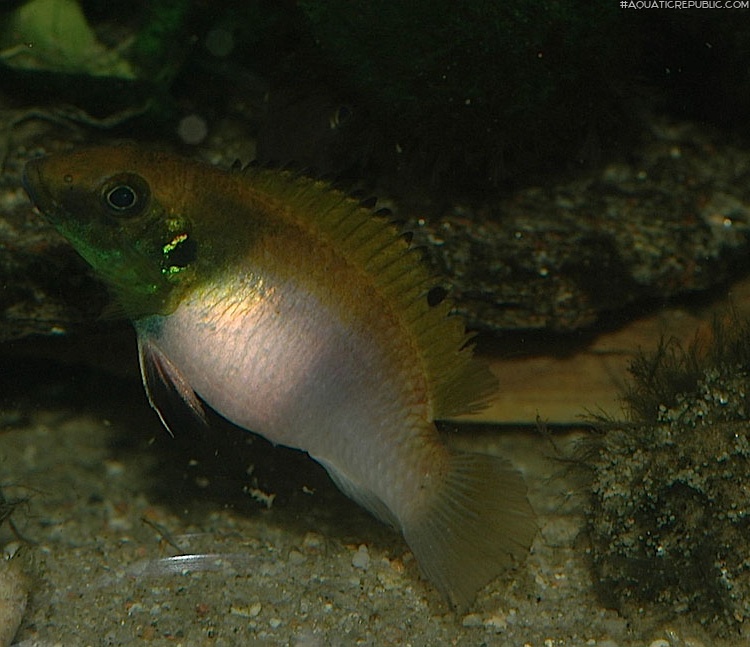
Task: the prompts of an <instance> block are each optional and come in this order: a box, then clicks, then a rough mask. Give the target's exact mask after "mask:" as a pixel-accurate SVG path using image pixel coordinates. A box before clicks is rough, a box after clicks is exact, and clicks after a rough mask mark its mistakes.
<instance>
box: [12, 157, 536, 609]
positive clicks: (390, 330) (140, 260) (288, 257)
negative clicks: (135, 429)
mask: <svg viewBox="0 0 750 647" xmlns="http://www.w3.org/2000/svg"><path fill="white" fill-rule="evenodd" d="M24 182H25V185H26V188H27V191H28V192H29V195H30V196H31V198H32V200H33V201H34V202H35V204H36V205H37V207H38V208H39V209H40V210H41V211H42V212H43V213H44V214H45V215H46V216H47V218H48V219H49V220H50V221H51V222H52V224H53V225H55V227H57V228H58V230H59V231H60V232H61V233H62V234H63V235H65V236H66V237H67V238H68V239H69V240H70V242H71V243H72V244H73V246H74V247H75V248H76V249H77V250H78V252H79V253H80V254H81V255H82V256H83V257H84V258H85V259H86V260H87V261H88V262H89V263H90V264H91V265H92V266H93V268H94V269H95V270H96V271H97V272H98V273H99V275H100V276H101V277H102V279H103V280H104V281H105V282H107V283H108V284H109V286H110V287H111V289H112V291H113V293H114V296H115V298H116V300H117V302H118V303H119V304H120V307H121V308H122V309H123V311H124V312H125V313H126V314H127V315H128V316H129V317H130V318H131V319H132V320H133V322H134V325H135V329H136V331H137V335H138V344H139V353H140V361H141V372H142V375H143V378H144V385H145V387H146V391H147V394H148V396H149V400H150V402H151V404H152V405H153V406H154V408H155V409H156V410H157V413H158V414H159V416H160V417H161V419H162V421H163V422H164V423H165V425H167V426H169V425H170V420H169V415H168V412H167V407H165V406H164V405H163V401H162V396H161V395H160V393H161V392H163V390H164V389H163V385H160V382H164V383H165V385H167V386H168V388H169V389H172V390H174V391H176V392H177V393H178V394H179V395H180V396H181V397H182V399H183V400H184V401H185V403H186V404H187V405H188V406H189V407H190V409H192V411H193V412H194V413H195V414H196V415H199V416H200V415H202V411H203V408H202V407H203V403H205V404H207V405H208V406H210V407H212V408H213V409H214V410H216V411H217V412H218V413H220V414H221V415H223V416H224V417H226V418H227V419H229V420H230V421H232V422H234V423H235V424H238V425H240V426H241V427H244V428H246V429H248V430H250V431H253V432H255V433H259V434H261V435H263V436H264V437H266V438H268V439H269V440H271V441H272V442H274V443H278V444H283V445H287V446H290V447H296V448H299V449H302V450H304V451H306V452H308V453H309V454H310V456H312V457H313V458H314V459H316V460H317V461H319V462H320V463H321V464H322V465H323V466H324V467H325V468H326V470H327V471H328V473H329V474H330V475H331V477H332V479H333V480H334V482H335V483H336V484H337V485H338V486H339V487H340V488H341V489H342V490H343V491H344V492H345V493H346V494H347V495H349V496H350V497H352V498H353V499H355V500H356V501H358V502H359V503H360V504H361V505H363V506H365V507H366V508H368V509H369V510H370V511H371V512H372V513H373V514H375V515H376V516H377V517H379V518H380V519H382V520H383V521H386V522H388V523H390V524H392V525H393V526H395V527H396V528H398V529H399V530H400V531H401V532H402V533H403V535H404V537H405V539H406V541H407V543H408V544H409V546H410V548H411V549H412V551H413V552H414V554H415V556H416V558H417V561H418V563H419V564H420V566H421V568H422V571H423V572H424V574H425V575H426V576H427V577H428V579H429V580H431V581H432V582H433V583H434V584H435V585H436V586H437V588H438V589H439V590H440V591H441V592H442V593H443V594H444V595H445V596H446V598H447V599H448V601H449V602H450V603H451V604H453V605H454V606H457V607H462V608H463V607H466V606H467V605H468V604H470V602H471V601H472V600H473V598H474V596H475V594H476V592H477V590H478V588H480V587H481V586H483V585H484V584H486V583H487V582H488V581H490V580H491V579H492V578H493V577H494V576H496V575H497V574H498V573H500V572H501V571H502V570H503V569H504V568H507V567H508V566H509V565H511V564H512V563H514V562H515V561H517V560H519V559H522V558H523V556H524V555H525V553H526V552H527V551H528V548H529V545H530V543H531V541H532V539H533V537H534V535H535V533H536V524H535V520H534V514H533V511H532V509H531V507H530V506H529V504H528V502H527V499H526V494H525V492H526V490H525V485H524V482H523V479H522V478H521V476H520V475H519V473H518V472H517V471H516V470H514V469H513V468H512V467H511V466H510V465H509V464H508V463H507V462H506V461H504V460H502V459H499V458H496V457H490V456H482V455H477V454H462V453H455V452H453V451H451V450H450V449H449V448H448V447H447V446H446V445H445V444H444V443H443V441H442V440H441V438H440V435H439V434H438V432H437V430H436V428H435V425H434V420H435V419H440V418H443V417H446V416H451V415H456V414H459V413H464V412H468V411H474V410H477V409H479V408H481V407H482V406H484V405H485V404H486V402H487V400H488V399H489V397H490V396H491V394H492V392H493V390H494V387H495V381H494V378H493V376H492V375H491V373H490V372H489V371H488V369H487V368H486V366H484V365H483V364H482V363H481V362H479V361H477V360H476V359H475V358H473V357H472V349H471V345H470V344H469V340H470V336H468V335H467V334H466V333H465V331H464V327H463V323H462V322H461V320H460V318H458V317H457V316H455V315H452V314H451V312H450V310H451V304H450V302H449V300H444V301H442V302H441V303H439V304H435V305H430V304H429V303H428V299H427V294H428V292H429V290H430V289H431V288H432V287H434V286H435V285H436V281H435V280H434V278H433V277H431V276H430V274H429V273H428V272H427V270H426V269H425V267H424V266H423V265H422V263H421V261H420V259H419V257H418V255H417V254H415V253H414V251H413V250H411V249H410V248H409V246H408V244H407V243H406V242H405V241H404V239H403V238H402V237H401V236H400V235H399V232H398V231H396V229H395V228H394V227H393V226H391V225H390V224H389V223H388V222H386V221H385V220H384V219H382V218H378V217H376V216H374V215H373V214H372V213H371V212H370V211H368V210H366V209H364V208H362V207H360V206H359V205H358V204H357V203H356V202H355V201H354V200H351V199H350V198H347V197H346V196H345V195H344V194H342V193H340V192H338V191H335V190H333V189H332V188H331V187H329V186H328V185H327V184H325V183H324V182H320V181H315V180H310V179H308V178H304V177H299V176H296V175H294V174H292V173H289V172H286V171H274V170H269V169H262V168H251V169H248V170H246V171H244V172H242V173H237V172H226V171H222V170H220V169H217V168H214V167H211V166H207V165H202V164H199V163H197V162H193V161H190V160H185V159H183V158H180V157H177V156H173V155H170V154H167V153H161V152H155V151H149V150H144V149H142V148H139V147H135V146H120V147H99V148H91V149H84V150H81V151H75V152H72V153H66V154H61V155H56V156H50V157H48V158H43V159H38V160H32V161H31V162H29V163H28V165H27V169H26V173H25V179H24Z"/></svg>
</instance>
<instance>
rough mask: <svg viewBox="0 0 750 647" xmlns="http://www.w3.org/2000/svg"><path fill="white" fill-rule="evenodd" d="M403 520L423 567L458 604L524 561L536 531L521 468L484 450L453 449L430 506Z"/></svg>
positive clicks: (466, 602) (468, 601)
mask: <svg viewBox="0 0 750 647" xmlns="http://www.w3.org/2000/svg"><path fill="white" fill-rule="evenodd" d="M403 521H404V524H403V532H404V537H405V539H406V541H407V543H408V544H409V547H410V548H411V550H412V552H413V553H414V555H415V557H416V558H417V562H418V563H419V565H420V567H421V568H422V571H423V573H424V574H425V576H426V577H427V579H429V580H430V581H431V582H432V583H433V584H434V585H435V586H436V587H437V588H438V589H439V590H440V591H441V592H442V593H443V595H444V596H445V597H446V598H447V599H448V601H449V602H450V603H451V605H452V606H453V607H454V608H458V609H465V608H466V607H468V606H469V605H470V604H471V603H472V602H473V600H474V598H475V596H476V594H477V591H478V590H479V589H480V588H481V587H483V586H484V585H485V584H487V583H488V582H490V581H491V580H493V579H494V578H495V577H497V576H498V575H499V574H500V573H502V572H503V571H504V570H506V569H508V568H509V567H511V566H512V565H513V564H514V563H516V562H520V561H522V560H523V559H524V558H525V556H526V555H527V554H528V551H529V548H530V546H531V542H532V541H533V539H534V537H535V535H536V533H537V524H536V516H535V514H534V511H533V509H532V508H531V505H530V504H529V502H528V500H527V498H526V485H525V483H524V481H523V478H522V477H521V474H520V473H519V472H518V471H517V470H516V469H514V468H513V467H512V466H511V465H510V463H508V462H507V461H505V460H503V459H500V458H497V457H494V456H486V455H483V454H462V453H458V454H452V455H451V456H450V458H449V467H448V471H447V473H446V476H445V478H444V479H443V482H442V483H441V484H440V485H438V487H437V488H436V490H435V493H434V495H433V496H432V497H431V499H430V504H429V505H428V508H427V509H425V510H421V511H420V513H419V517H418V518H417V519H405V520H403Z"/></svg>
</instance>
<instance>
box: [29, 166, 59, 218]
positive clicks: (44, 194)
mask: <svg viewBox="0 0 750 647" xmlns="http://www.w3.org/2000/svg"><path fill="white" fill-rule="evenodd" d="M43 166H44V158H39V159H33V160H30V161H29V162H26V166H25V167H24V169H23V177H22V179H21V183H22V185H23V188H24V190H25V191H26V193H27V194H28V196H29V198H30V200H31V202H32V203H33V204H34V206H36V208H37V209H38V210H39V211H40V212H41V213H42V215H43V216H45V217H46V218H47V219H48V220H50V221H51V222H53V223H54V222H56V221H57V220H59V216H60V213H59V212H60V211H61V208H60V204H59V203H58V202H57V200H55V199H54V197H53V196H52V193H51V192H50V191H49V190H48V188H47V184H46V182H45V180H44V172H43Z"/></svg>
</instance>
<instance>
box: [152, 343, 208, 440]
mask: <svg viewBox="0 0 750 647" xmlns="http://www.w3.org/2000/svg"><path fill="white" fill-rule="evenodd" d="M138 360H139V362H140V365H141V378H142V379H143V387H144V388H145V389H146V395H147V396H148V401H149V402H150V403H151V406H152V407H153V409H154V411H156V413H157V414H158V415H159V419H160V420H161V422H162V424H163V425H164V426H165V427H166V429H167V431H168V432H169V433H170V434H172V435H174V433H173V429H175V428H177V427H178V426H179V425H178V424H177V423H178V422H179V420H180V417H181V415H180V414H181V412H180V409H182V411H184V410H185V407H183V406H179V405H177V406H176V402H179V404H180V405H182V404H183V403H184V404H186V405H187V410H188V411H189V412H190V414H191V417H192V418H194V419H195V418H197V419H198V420H200V422H201V423H202V424H204V425H205V424H207V422H206V413H205V411H204V410H203V404H202V403H201V401H200V399H199V398H198V396H197V395H196V393H195V391H193V388H192V387H191V386H190V384H189V382H188V381H187V380H186V379H185V377H184V376H183V375H182V373H180V370H179V369H178V368H177V367H176V366H175V365H174V364H173V363H172V361H171V360H170V359H169V358H168V357H167V356H166V355H165V354H164V353H163V352H162V351H161V349H160V348H159V347H158V346H157V345H156V343H155V342H154V341H153V340H152V339H150V338H149V337H148V336H147V335H138ZM176 396H179V398H177V397H176ZM182 417H183V418H184V416H182Z"/></svg>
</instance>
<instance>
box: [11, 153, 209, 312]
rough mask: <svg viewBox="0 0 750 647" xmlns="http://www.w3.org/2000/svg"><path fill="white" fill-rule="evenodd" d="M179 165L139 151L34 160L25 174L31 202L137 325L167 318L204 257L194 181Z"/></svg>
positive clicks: (160, 156) (30, 162) (84, 154)
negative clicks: (191, 203)
mask: <svg viewBox="0 0 750 647" xmlns="http://www.w3.org/2000/svg"><path fill="white" fill-rule="evenodd" d="M172 161H173V158H172V157H170V156H168V155H166V154H162V153H158V152H148V151H144V150H142V149H139V148H135V147H129V146H122V147H101V148H90V149H82V150H79V151H73V152H70V153H62V154H56V155H50V156H48V157H41V158H37V159H33V160H31V161H29V162H28V163H27V164H26V168H25V171H24V178H23V183H24V187H25V188H26V191H27V193H28V194H29V196H30V198H31V200H32V202H33V203H34V204H35V205H36V206H37V208H38V209H39V210H40V211H41V212H42V213H43V214H44V216H45V217H46V218H47V219H48V220H49V222H50V223H51V224H52V225H53V226H54V227H55V228H56V229H57V230H58V231H59V232H60V233H61V234H62V235H63V236H64V237H65V238H67V239H68V241H69V242H70V243H71V244H72V245H73V247H74V248H75V249H76V251H77V252H78V253H79V254H80V255H81V256H82V257H83V258H84V259H85V260H86V261H87V262H88V263H89V264H90V265H91V266H92V267H93V269H94V270H95V272H96V273H97V274H98V275H99V276H100V277H101V278H102V279H103V280H104V281H105V282H106V283H107V284H108V285H109V286H110V288H112V289H113V291H114V292H115V295H116V297H117V299H118V301H119V302H120V305H121V306H122V307H123V308H124V309H125V312H126V314H128V315H129V316H130V317H131V318H138V317H140V316H145V315H150V314H166V313H168V312H169V311H170V308H172V306H171V305H170V304H171V303H173V302H174V298H173V296H174V292H175V289H176V288H179V286H180V284H181V283H184V282H185V281H186V280H188V279H189V277H190V274H191V266H192V264H193V262H194V260H195V257H196V254H197V248H196V243H195V241H194V239H193V236H192V225H191V221H190V220H191V219H190V217H189V215H188V209H187V200H188V198H187V197H186V196H188V195H189V183H190V177H189V176H185V177H184V178H180V177H179V175H177V176H176V175H175V174H176V173H177V174H178V173H179V168H174V165H173V163H172ZM181 179H182V180H183V181H181Z"/></svg>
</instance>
